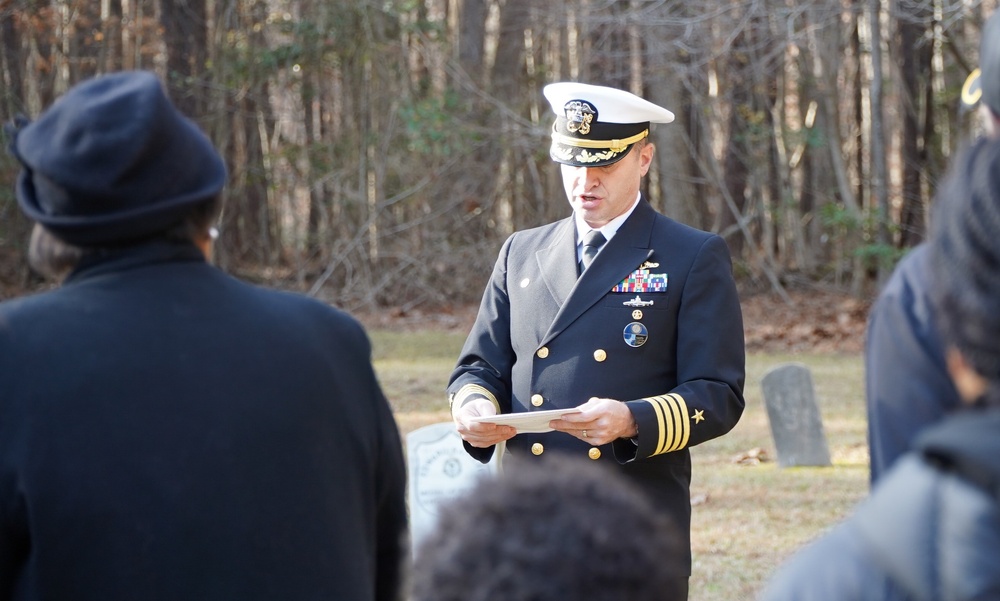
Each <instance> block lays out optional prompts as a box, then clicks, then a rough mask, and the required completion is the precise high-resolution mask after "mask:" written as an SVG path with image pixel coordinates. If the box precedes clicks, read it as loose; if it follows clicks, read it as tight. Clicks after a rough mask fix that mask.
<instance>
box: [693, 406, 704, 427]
mask: <svg viewBox="0 0 1000 601" xmlns="http://www.w3.org/2000/svg"><path fill="white" fill-rule="evenodd" d="M691 419H693V420H694V423H696V424H700V423H701V422H703V421H705V412H704V411H703V410H701V409H696V410H695V412H694V415H692V416H691Z"/></svg>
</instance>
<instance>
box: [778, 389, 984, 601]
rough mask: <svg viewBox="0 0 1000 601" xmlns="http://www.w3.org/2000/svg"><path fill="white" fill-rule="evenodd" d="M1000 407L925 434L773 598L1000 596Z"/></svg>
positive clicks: (917, 600)
mask: <svg viewBox="0 0 1000 601" xmlns="http://www.w3.org/2000/svg"><path fill="white" fill-rule="evenodd" d="M998 457H1000V410H997V409H993V410H989V411H979V410H971V409H970V410H966V411H964V412H963V413H961V414H958V413H956V414H955V415H954V416H952V417H949V418H946V419H945V421H944V422H942V423H940V424H938V425H935V426H933V427H931V428H929V429H928V430H926V431H925V433H924V434H923V435H921V436H920V437H919V439H918V440H917V442H916V443H915V450H914V451H913V452H911V453H909V454H907V455H904V456H903V457H902V458H901V459H900V460H899V461H898V462H897V463H896V465H895V466H894V467H893V468H892V469H891V470H889V471H888V472H886V473H885V475H884V476H883V477H882V478H881V479H880V480H879V482H878V484H877V485H876V486H875V488H874V489H873V490H872V494H871V497H869V498H868V499H867V500H866V501H865V502H864V503H863V504H862V505H861V506H859V507H858V509H857V511H856V512H855V513H854V514H853V515H852V516H851V517H850V518H849V519H847V520H846V521H845V522H844V523H842V524H840V525H838V526H837V527H836V528H834V529H833V530H832V531H831V532H830V533H829V534H827V535H825V536H823V537H822V538H821V539H819V540H818V541H816V542H814V543H813V544H811V545H810V546H808V547H807V548H806V549H804V550H802V551H800V552H799V553H798V554H796V556H795V557H793V558H792V559H791V560H790V561H788V562H787V563H786V564H784V565H783V566H782V567H781V569H780V570H779V571H778V572H777V574H776V575H775V576H774V577H773V579H772V580H771V582H770V583H769V584H768V586H767V588H766V590H765V591H764V593H763V595H762V596H761V599H762V600H763V601H785V600H787V601H827V600H829V601H834V600H837V601H862V600H870V601H904V600H905V601H974V600H975V601H986V600H995V599H1000V463H998V462H997V458H998Z"/></svg>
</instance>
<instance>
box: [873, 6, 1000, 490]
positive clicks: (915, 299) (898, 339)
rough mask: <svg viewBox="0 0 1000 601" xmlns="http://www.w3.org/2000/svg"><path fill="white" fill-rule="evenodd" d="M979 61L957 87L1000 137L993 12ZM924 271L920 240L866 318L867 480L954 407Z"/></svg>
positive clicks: (998, 21)
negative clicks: (868, 463)
mask: <svg viewBox="0 0 1000 601" xmlns="http://www.w3.org/2000/svg"><path fill="white" fill-rule="evenodd" d="M979 65H980V66H979V68H978V69H976V70H975V71H973V72H972V73H971V74H970V75H969V77H968V79H967V80H966V82H965V85H964V86H962V106H963V110H978V112H979V116H980V121H981V123H982V131H983V134H984V135H985V136H986V137H994V138H995V137H1000V11H997V12H995V13H993V15H992V16H991V17H990V18H989V20H988V21H987V22H986V24H985V25H984V26H983V32H982V37H981V42H980V49H979ZM977 106H978V109H976V107H977ZM930 272H931V267H930V262H929V253H928V249H927V244H920V245H918V246H916V247H915V248H914V249H913V250H911V251H910V252H909V254H907V255H906V256H905V257H903V259H902V260H901V261H900V262H899V264H898V265H897V266H896V269H895V270H894V271H893V274H892V277H891V278H890V279H889V281H888V282H887V283H886V285H885V288H884V289H883V290H882V292H881V293H880V294H879V297H878V299H877V300H876V302H875V304H874V305H873V306H872V310H871V313H870V314H869V317H868V328H867V333H866V334H867V335H866V341H865V396H866V399H867V404H868V446H869V451H870V453H871V481H872V483H873V484H874V483H875V482H877V481H878V479H879V478H880V477H881V475H882V474H883V473H885V471H886V470H888V469H889V468H890V467H891V466H892V464H893V463H894V462H895V461H896V460H897V459H898V458H899V457H900V456H901V455H902V454H903V453H905V452H906V451H908V450H909V449H910V448H911V446H912V444H913V441H914V439H915V438H916V436H917V434H919V433H920V431H921V430H922V429H923V428H925V427H927V426H928V425H930V424H933V423H936V422H937V421H939V420H941V419H942V418H943V417H944V416H945V415H947V414H949V413H950V412H951V411H953V410H954V409H956V408H957V407H958V406H959V405H960V400H959V396H958V392H957V391H956V390H955V387H954V385H953V384H952V382H951V378H950V377H949V375H948V371H947V369H946V368H945V357H944V348H943V346H942V344H941V340H940V334H939V332H938V329H939V328H938V324H937V317H936V316H935V314H934V309H933V307H932V305H931V301H930V294H931V288H932V287H933V286H934V285H935V280H934V278H933V277H932V276H931V273H930Z"/></svg>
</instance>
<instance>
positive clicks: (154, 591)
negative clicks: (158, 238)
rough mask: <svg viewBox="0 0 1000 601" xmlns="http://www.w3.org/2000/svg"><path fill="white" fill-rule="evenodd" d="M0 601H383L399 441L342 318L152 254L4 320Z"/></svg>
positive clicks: (363, 340)
mask: <svg viewBox="0 0 1000 601" xmlns="http://www.w3.org/2000/svg"><path fill="white" fill-rule="evenodd" d="M0 374H2V375H0V599H3V600H7V599H12V600H32V599H82V600H91V599H92V600H101V601H114V600H119V599H121V600H125V599H128V600H133V599H144V600H158V599H164V600H171V601H173V600H177V599H206V600H208V599H212V600H216V599H240V600H241V601H245V600H254V599H260V600H268V601H273V600H275V599H288V600H305V599H310V600H312V599H352V600H354V599H357V600H375V599H396V598H398V593H399V588H400V571H401V565H400V561H401V558H402V557H403V555H402V554H403V552H404V550H405V549H406V545H405V543H403V542H402V541H401V537H403V536H404V534H405V526H406V508H405V496H404V486H405V474H404V466H405V464H404V462H403V455H402V446H401V444H400V439H399V434H398V431H397V428H396V425H395V422H394V420H393V417H392V414H391V413H390V408H389V405H388V403H387V402H386V400H385V398H384V397H383V395H382V392H381V390H380V389H379V385H378V383H377V381H376V378H375V374H374V372H373V370H372V367H371V363H370V358H369V344H368V340H367V337H366V336H365V334H364V331H363V330H362V329H361V326H360V325H358V323H357V322H356V321H354V320H353V319H351V318H350V317H348V316H347V315H346V314H344V313H342V312H340V311H337V310H335V309H332V308H330V307H328V306H326V305H324V304H322V303H320V302H318V301H315V300H313V299H309V298H306V297H304V296H300V295H294V294H288V293H283V292H278V291H273V290H266V289H263V288H259V287H256V286H251V285H248V284H246V283H243V282H240V281H238V280H236V279H233V278H231V277H229V276H227V275H226V274H224V273H223V272H221V271H220V270H218V269H216V268H214V267H212V266H210V265H209V264H207V263H206V262H205V260H204V257H203V256H202V255H201V253H200V251H198V250H197V249H196V248H194V247H193V246H188V245H173V244H166V243H157V244H152V245H148V246H143V247H140V248H137V249H132V250H130V251H126V252H125V253H124V254H122V255H120V256H114V257H111V258H108V259H107V260H102V261H98V262H93V263H90V264H88V265H85V266H81V268H79V269H78V270H77V271H76V272H75V273H73V274H72V275H71V276H70V278H69V279H68V280H67V281H66V282H65V284H64V285H63V286H62V287H61V288H59V289H57V290H54V291H51V292H48V293H45V294H40V295H35V296H31V297H26V298H23V299H17V300H13V301H8V302H5V303H2V304H0Z"/></svg>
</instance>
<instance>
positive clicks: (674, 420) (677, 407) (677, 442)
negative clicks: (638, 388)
mask: <svg viewBox="0 0 1000 601" xmlns="http://www.w3.org/2000/svg"><path fill="white" fill-rule="evenodd" d="M644 400H645V401H647V402H649V404H650V405H651V406H652V407H653V413H654V414H655V415H656V422H657V427H658V428H659V435H658V437H657V441H656V450H655V451H654V452H653V454H654V455H661V454H663V453H670V452H672V451H679V450H680V449H683V448H685V447H686V446H687V444H688V441H689V440H690V435H691V424H690V423H689V418H688V415H687V411H688V408H687V403H686V402H685V401H684V397H682V396H681V395H679V394H668V395H666V396H655V397H648V398H646V399H644Z"/></svg>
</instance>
